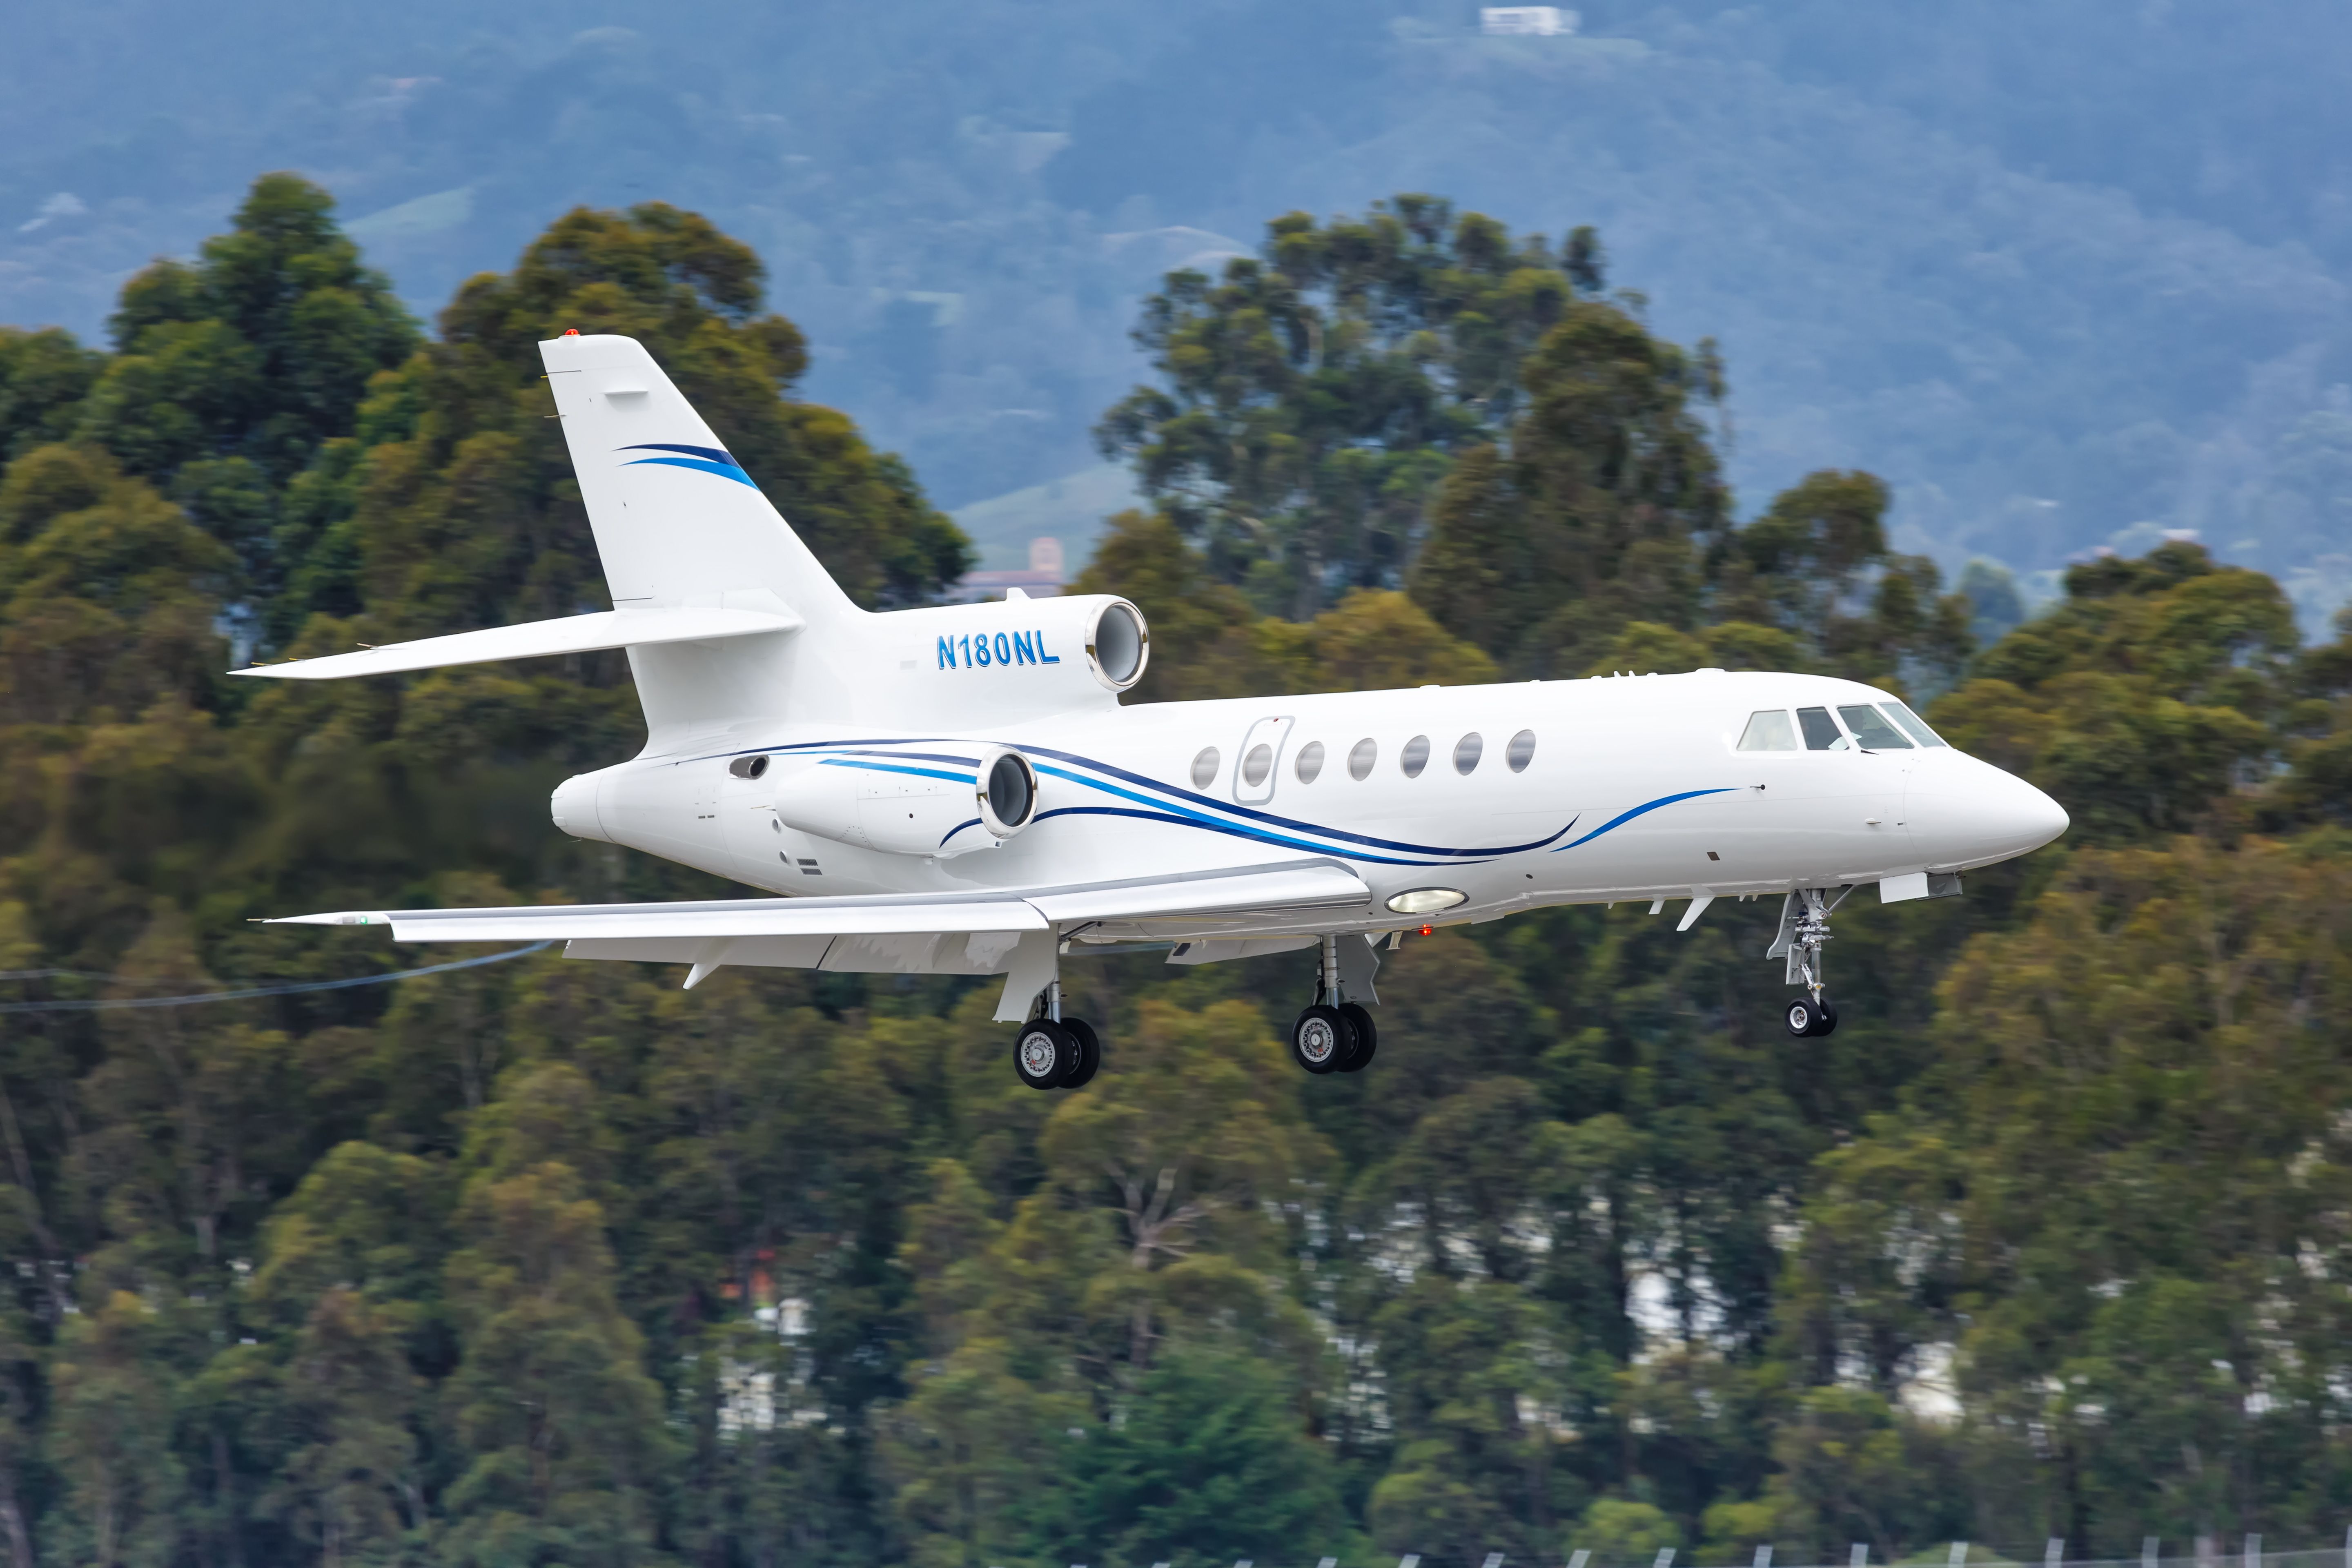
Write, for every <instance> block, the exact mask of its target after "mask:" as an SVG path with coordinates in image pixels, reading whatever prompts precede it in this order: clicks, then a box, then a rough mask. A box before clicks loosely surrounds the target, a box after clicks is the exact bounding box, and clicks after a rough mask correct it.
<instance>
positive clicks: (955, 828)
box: [940, 816, 980, 849]
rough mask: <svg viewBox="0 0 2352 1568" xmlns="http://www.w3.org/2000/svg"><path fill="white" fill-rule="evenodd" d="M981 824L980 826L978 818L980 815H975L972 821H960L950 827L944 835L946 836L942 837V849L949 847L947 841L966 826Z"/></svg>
mask: <svg viewBox="0 0 2352 1568" xmlns="http://www.w3.org/2000/svg"><path fill="white" fill-rule="evenodd" d="M978 826H980V818H978V817H976V816H975V817H973V818H972V819H971V821H970V822H959V823H957V824H956V825H955V826H953V827H950V828H949V829H948V830H947V833H946V834H945V835H944V836H943V837H941V838H940V847H941V848H942V849H944V848H946V847H947V842H948V840H949V839H950V838H953V837H955V836H956V835H957V834H959V833H961V832H962V831H963V830H964V829H965V828H967V827H978Z"/></svg>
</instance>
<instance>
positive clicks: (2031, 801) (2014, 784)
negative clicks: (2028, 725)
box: [1962, 768, 2069, 858]
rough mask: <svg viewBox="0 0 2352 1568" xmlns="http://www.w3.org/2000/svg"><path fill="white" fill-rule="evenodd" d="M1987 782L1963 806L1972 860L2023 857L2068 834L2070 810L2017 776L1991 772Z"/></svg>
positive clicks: (1973, 792) (1997, 771) (1971, 792)
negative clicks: (2067, 814)
mask: <svg viewBox="0 0 2352 1568" xmlns="http://www.w3.org/2000/svg"><path fill="white" fill-rule="evenodd" d="M1986 771H1987V772H1988V773H1990V774H1991V775H1992V776H1991V777H1990V778H1988V779H1985V780H1984V781H1982V783H1981V784H1979V787H1978V788H1977V789H1975V790H1972V791H1970V792H1969V796H1968V797H1967V798H1966V799H1965V801H1964V802H1963V803H1962V810H1963V812H1964V814H1965V817H1966V819H1967V823H1968V826H1967V829H1966V832H1967V835H1968V837H1969V858H1976V857H1977V856H1985V855H2022V854H2024V853H2026V852H2027V851H2028V850H2032V849H2039V848H2041V847H2042V846H2043V845H2044V844H2047V843H2049V842H2050V841H2051V840H2052V839H2053V838H2055V837H2058V836H2059V835H2060V834H2062V833H2063V832H2065V831H2066V828H2067V826H2068V820H2069V819H2068V817H2067V816H2066V808H2065V807H2064V806H2063V805H2059V804H2058V803H2057V802H2056V801H2054V800H2052V799H2051V798H2050V797H2049V796H2048V795H2044V794H2043V793H2042V791H2040V790H2038V789H2036V788H2034V787H2033V786H2032V784H2027V783H2026V782H2025V781H2024V780H2023V779H2021V778H2019V777H2018V776H2017V775H2016V774H2015V773H2002V772H2001V771H2000V770H1999V769H1997V768H1992V769H1987V770H1986Z"/></svg>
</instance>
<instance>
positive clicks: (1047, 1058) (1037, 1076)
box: [1013, 1018, 1084, 1089]
mask: <svg viewBox="0 0 2352 1568" xmlns="http://www.w3.org/2000/svg"><path fill="white" fill-rule="evenodd" d="M1083 1056H1084V1048H1083V1047H1080V1046H1079V1044H1078V1042H1077V1039H1076V1037H1075V1036H1073V1035H1072V1034H1071V1033H1070V1032H1069V1031H1068V1030H1067V1029H1065V1028H1064V1027H1062V1026H1061V1025H1059V1024H1056V1023H1055V1022H1054V1020H1052V1019H1051V1018H1033V1019H1031V1020H1030V1021H1029V1022H1028V1023H1026V1024H1024V1025H1022V1026H1021V1033H1020V1034H1019V1035H1017V1036H1015V1037H1013V1071H1014V1072H1017V1073H1019V1074H1020V1075H1021V1081H1022V1082H1023V1083H1025V1084H1027V1085H1028V1086H1029V1087H1030V1088H1031V1089H1057V1088H1059V1087H1060V1086H1061V1082H1062V1079H1063V1076H1064V1075H1065V1074H1066V1073H1068V1072H1069V1071H1070V1070H1071V1069H1072V1068H1076V1066H1077V1065H1078V1064H1079V1062H1080V1060H1081V1059H1082V1058H1083Z"/></svg>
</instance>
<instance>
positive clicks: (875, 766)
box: [817, 757, 980, 787]
mask: <svg viewBox="0 0 2352 1568" xmlns="http://www.w3.org/2000/svg"><path fill="white" fill-rule="evenodd" d="M949 760H950V762H952V761H953V760H954V759H953V758H950V759H949ZM817 766H819V767H821V768H862V769H864V770H865V771H866V772H867V773H911V774H913V775H914V776H915V777H916V778H920V779H945V780H947V781H948V783H950V784H971V785H973V786H974V787H977V786H978V785H979V784H980V775H979V774H978V773H941V772H940V770H939V769H937V768H901V767H894V766H892V765H891V764H890V763H853V762H850V761H848V760H847V759H845V758H842V757H827V758H825V759H824V761H823V762H821V763H818V764H817Z"/></svg>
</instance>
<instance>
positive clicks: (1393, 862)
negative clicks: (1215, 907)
mask: <svg viewBox="0 0 2352 1568" xmlns="http://www.w3.org/2000/svg"><path fill="white" fill-rule="evenodd" d="M891 743H892V741H891V739H890V738H887V737H883V736H875V737H872V738H870V739H866V740H860V741H829V742H828V741H804V742H798V743H796V744H793V745H789V746H774V747H757V748H753V750H755V751H764V752H809V751H838V750H842V749H845V748H847V747H851V746H872V747H881V746H887V745H890V744H891ZM914 743H917V744H919V743H920V742H914ZM1021 749H1022V750H1023V751H1024V752H1028V753H1029V754H1030V755H1032V756H1036V757H1055V758H1058V759H1060V760H1061V761H1063V762H1066V763H1070V764H1072V765H1073V766H1076V767H1081V768H1087V769H1091V770H1093V771H1095V772H1097V773H1104V774H1108V775H1110V776H1112V777H1116V778H1121V779H1125V780H1127V781H1129V783H1131V784H1137V785H1139V786H1141V787H1142V788H1145V789H1148V790H1150V791H1153V792H1154V793H1155V794H1157V795H1164V796H1171V797H1175V798H1173V799H1171V800H1167V801H1162V800H1156V799H1152V798H1150V797H1148V796H1145V795H1137V794H1135V793H1133V792H1132V791H1129V790H1124V789H1120V788H1118V787H1117V786H1115V785H1112V784H1106V783H1104V782H1103V781H1102V780H1100V779H1093V778H1087V777H1085V776H1083V775H1081V774H1078V773H1068V772H1065V771H1064V770H1062V769H1060V768H1055V767H1047V766H1044V765H1040V766H1039V768H1038V770H1037V771H1038V772H1039V773H1051V774H1053V775H1055V777H1057V778H1061V779H1065V780H1066V781H1068V782H1069V783H1072V784H1079V785H1082V786H1084V787H1086V788H1087V789H1094V790H1100V791H1102V792H1103V793H1105V794H1107V795H1117V796H1118V797H1119V798H1121V799H1124V800H1130V801H1134V802H1135V803H1136V804H1137V805H1146V806H1152V807H1155V808H1158V809H1156V810H1154V811H1150V812H1142V811H1133V810H1128V809H1124V808H1121V807H1117V806H1065V807H1062V808H1061V809H1059V810H1056V811H1047V812H1041V813H1039V814H1038V815H1039V816H1040V818H1041V819H1042V818H1043V817H1046V816H1135V817H1140V818H1144V819H1146V820H1151V821H1162V822H1169V823H1174V824H1177V825H1180V826H1193V827H1202V828H1207V829H1209V830H1212V831H1214V832H1218V833H1223V834H1227V835H1229V836H1231V837H1237V838H1247V839H1252V840H1255V841H1256V842H1258V843H1262V844H1272V845H1276V846H1279V847H1284V848H1297V849H1306V850H1309V851H1311V852H1313V853H1315V854H1318V855H1338V856H1340V857H1342V858H1349V859H1358V860H1370V861H1374V862H1377V863H1379V864H1381V865H1390V866H1423V865H1427V866H1442V865H1445V864H1447V863H1449V862H1484V861H1489V860H1495V859H1499V858H1502V857H1504V856H1507V855H1518V854H1524V853H1526V852H1528V851H1529V850H1532V849H1540V848H1543V847H1545V846H1547V845H1550V844H1552V843H1553V841H1554V840H1555V839H1558V838H1560V837H1564V836H1565V835H1566V834H1568V833H1569V832H1570V830H1572V829H1573V828H1574V827H1575V826H1576V825H1577V823H1578V822H1580V821H1581V820H1583V818H1582V817H1581V816H1577V817H1575V818H1572V819H1570V821H1569V823H1568V824H1567V825H1566V826H1563V827H1561V828H1560V829H1559V832H1558V833H1553V834H1550V835H1548V836H1547V837H1542V838H1538V839H1533V840H1531V841H1529V842H1528V843H1526V844H1511V845H1501V846H1497V847H1494V848H1488V849H1455V848H1450V847H1444V846H1437V845H1423V844H1410V843H1402V842H1400V841H1398V840H1395V839H1388V838H1377V837H1372V836H1370V835H1369V834H1361V833H1350V832H1348V831H1346V830H1344V829H1341V828H1333V827H1322V826H1317V825H1316V824H1314V823H1311V822H1300V821H1297V819H1295V818H1292V817H1286V816H1276V815H1275V814H1274V813H1272V812H1265V811H1253V810H1252V809H1250V808H1249V807H1248V806H1244V805H1225V804H1223V803H1222V802H1219V801H1213V800H1211V799H1210V798H1209V797H1208V796H1206V795H1200V794H1197V793H1195V792H1193V791H1191V790H1184V789H1179V788H1176V787H1175V786H1173V785H1170V784H1161V783H1160V781H1158V780H1157V779H1150V778H1146V777H1144V776H1142V775H1140V774H1139V773H1130V772H1129V771H1128V770H1127V769H1125V768H1122V767H1118V766H1117V765H1116V764H1114V763H1102V762H1097V761H1096V760H1095V759H1093V758H1091V757H1082V756H1078V755H1076V753H1074V752H1061V751H1055V750H1054V749H1053V748H1051V747H1046V746H1023V747H1022V748H1021ZM718 754H719V755H725V756H734V755H749V754H751V753H750V752H721V753H718ZM865 754H867V755H874V756H891V755H905V756H910V757H922V758H925V759H926V760H929V759H930V753H926V752H887V751H874V752H867V753H865ZM939 760H942V761H956V762H961V761H963V760H964V759H962V758H952V759H946V758H942V759H939ZM938 776H941V777H945V776H950V775H944V774H942V775H938ZM958 782H963V781H961V779H959V781H958ZM975 782H976V781H975ZM1736 793H1738V792H1737V790H1736V789H1733V788H1730V787H1723V788H1717V789H1694V790H1685V791H1683V792H1681V793H1680V794H1677V795H1660V796H1659V797H1658V798H1657V799H1655V800H1651V801H1644V802H1643V804H1641V805H1637V806H1634V807H1633V808H1632V809H1631V810H1629V811H1623V812H1620V813H1619V814H1618V815H1617V816H1612V817H1611V818H1610V819H1609V820H1608V821H1607V822H1604V823H1602V824H1601V826H1598V827H1596V828H1594V829H1593V830H1592V831H1591V832H1590V833H1588V834H1586V835H1585V836H1584V837H1581V838H1579V839H1576V840H1574V841H1573V842H1571V843H1568V844H1560V845H1557V846H1556V847H1554V848H1553V849H1552V853H1553V854H1555V855H1557V854H1559V853H1560V851H1561V850H1565V849H1574V848H1577V847H1579V846H1581V845H1585V844H1590V843H1591V842H1592V841H1593V840H1594V839H1596V838H1598V837H1601V835H1602V834H1604V833H1607V832H1609V831H1611V830H1612V828H1617V827H1622V826H1624V825H1625V824H1626V823H1628V822H1631V821H1633V819H1634V818H1635V817H1637V816H1645V815H1647V814H1648V813H1650V812H1653V811H1656V810H1658V809H1659V808H1660V807H1662V806H1668V805H1675V804H1676V803H1677V802H1680V801H1685V800H1696V799H1697V798H1699V797H1700V796H1703V795H1732V794H1736ZM1187 800H1190V801H1198V802H1200V803H1201V805H1203V806H1206V807H1208V808H1210V809H1211V810H1214V811H1219V812H1223V813H1227V814H1229V815H1232V816H1246V817H1251V818H1254V819H1255V820H1256V821H1259V822H1264V823H1267V824H1270V825H1273V826H1278V827H1285V828H1290V829H1294V830H1296V831H1297V832H1301V833H1309V834H1315V835H1318V836H1319V837H1325V838H1331V839H1339V840H1342V841H1344V842H1345V843H1348V844H1362V845H1369V846H1371V847H1376V848H1381V849H1393V850H1397V851H1400V852H1401V853H1402V854H1405V855H1423V856H1434V857H1438V858H1436V859H1432V860H1402V859H1397V858H1392V857H1390V856H1385V855H1367V854H1363V853H1361V852H1360V851H1358V850H1354V849H1349V848H1345V847H1340V848H1334V847H1332V846H1330V845H1328V844H1309V843H1302V842H1301V841H1299V840H1297V839H1295V838H1291V837H1286V836H1285V835H1281V834H1275V833H1265V832H1259V831H1253V830H1251V829H1249V828H1246V827H1244V826H1238V825H1235V824H1232V823H1227V822H1222V821H1219V820H1218V819H1217V818H1215V817H1213V816H1206V815H1204V814H1202V813H1201V812H1197V811H1192V810H1188V809H1187V808H1186V807H1185V806H1184V805H1183V804H1182V802H1184V801H1187ZM967 826H968V825H967ZM957 831H958V832H961V831H962V829H961V828H959V829H957ZM950 837H953V835H952V834H951V835H950ZM941 842H945V840H942V841H941Z"/></svg>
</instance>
